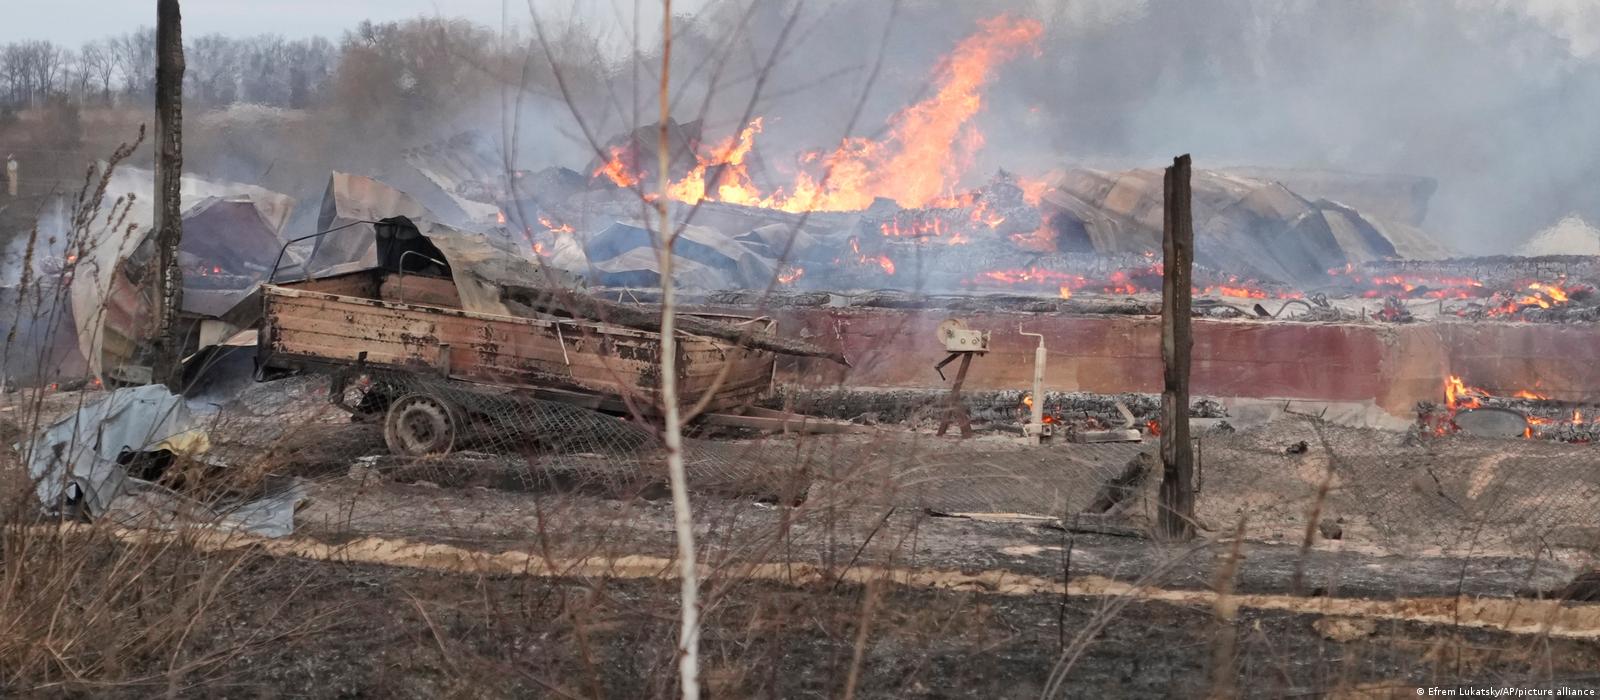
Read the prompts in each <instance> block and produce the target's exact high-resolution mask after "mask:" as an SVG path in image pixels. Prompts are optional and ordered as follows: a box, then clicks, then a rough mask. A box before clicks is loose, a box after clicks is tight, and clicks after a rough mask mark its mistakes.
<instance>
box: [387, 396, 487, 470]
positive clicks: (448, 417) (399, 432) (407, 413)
mask: <svg viewBox="0 0 1600 700" xmlns="http://www.w3.org/2000/svg"><path fill="white" fill-rule="evenodd" d="M465 423H466V414H464V413H463V412H462V411H461V409H459V408H457V407H456V406H455V404H453V403H451V402H449V401H447V400H445V399H442V398H439V397H437V396H433V395H430V394H407V395H406V396H402V397H400V399H399V400H397V401H395V402H394V403H391V404H389V413H388V415H386V416H385V417H384V420H383V441H384V443H386V444H388V446H389V452H391V453H393V454H396V455H400V456H405V457H418V456H421V455H429V454H446V453H448V452H450V450H451V449H453V448H454V447H455V443H456V439H457V438H458V436H459V435H460V434H461V432H462V430H463V429H464V428H465Z"/></svg>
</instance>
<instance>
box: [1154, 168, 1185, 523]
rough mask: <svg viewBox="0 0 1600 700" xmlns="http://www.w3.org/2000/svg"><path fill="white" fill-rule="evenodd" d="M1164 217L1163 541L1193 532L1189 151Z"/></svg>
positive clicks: (1167, 191) (1168, 190)
mask: <svg viewBox="0 0 1600 700" xmlns="http://www.w3.org/2000/svg"><path fill="white" fill-rule="evenodd" d="M1163 191H1164V196H1163V200H1162V201H1163V203H1164V209H1165V212H1166V222H1165V224H1164V225H1163V226H1162V235H1161V251H1162V255H1163V260H1162V266H1163V270H1164V273H1163V275H1164V276H1163V277H1162V280H1161V362H1162V364H1163V365H1164V366H1165V371H1164V373H1163V380H1164V385H1163V389H1162V392H1161V466H1162V470H1161V507H1160V512H1159V514H1158V519H1157V522H1156V537H1157V538H1158V539H1161V540H1164V541H1168V542H1183V541H1187V540H1190V539H1193V538H1194V452H1193V448H1192V447H1191V446H1190V444H1189V350H1190V348H1191V347H1192V346H1193V345H1194V337H1193V336H1192V335H1191V334H1190V329H1189V307H1190V295H1191V293H1192V292H1191V287H1190V279H1191V274H1190V273H1191V270H1190V268H1191V266H1192V264H1193V263H1194V219H1193V217H1192V216H1191V214H1190V211H1189V203H1190V202H1189V197H1190V195H1189V156H1188V155H1187V154H1185V155H1181V156H1178V157H1177V158H1175V159H1173V161H1172V167H1170V168H1167V176H1166V184H1165V187H1164V189H1163Z"/></svg>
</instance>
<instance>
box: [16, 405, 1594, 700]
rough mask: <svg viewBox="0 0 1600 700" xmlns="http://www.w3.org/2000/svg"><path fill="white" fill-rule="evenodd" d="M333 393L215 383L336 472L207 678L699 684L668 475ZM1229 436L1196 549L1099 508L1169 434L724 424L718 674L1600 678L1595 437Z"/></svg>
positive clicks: (264, 438)
mask: <svg viewBox="0 0 1600 700" xmlns="http://www.w3.org/2000/svg"><path fill="white" fill-rule="evenodd" d="M319 380H320V378H316V377H297V378H290V379H286V380H280V381H276V382H267V383H262V384H245V385H242V386H237V387H234V388H233V389H231V390H230V391H228V392H223V391H220V390H218V391H216V392H214V393H212V394H210V395H209V396H208V398H207V399H206V401H207V402H209V403H210V404H211V405H212V406H213V407H214V408H215V411H216V412H215V414H214V419H213V421H212V422H211V423H210V425H211V428H210V430H211V433H212V436H213V441H214V443H215V444H216V447H215V448H214V449H217V450H219V451H221V452H224V453H227V454H255V455H270V458H271V460H272V461H271V464H270V466H269V465H266V464H262V465H260V466H259V469H260V471H263V472H269V473H270V474H271V475H272V476H274V477H299V478H302V479H305V480H306V481H307V483H308V484H309V496H310V500H309V502H308V504H307V505H306V506H304V507H303V508H302V509H300V510H299V511H298V512H297V513H296V514H295V516H294V525H295V531H294V533H293V534H292V535H290V536H288V537H284V538H278V539H267V540H263V539H259V538H243V539H241V540H238V541H233V542H232V543H231V544H229V545H227V546H226V547H222V548H221V549H219V550H217V551H219V552H233V553H235V554H238V553H239V552H245V554H242V555H239V556H241V558H240V559H239V560H238V565H237V570H236V573H235V574H234V575H233V576H231V577H230V578H228V579H227V580H226V581H224V582H222V583H220V584H219V586H218V587H217V588H216V589H215V592H214V595H215V598H214V602H213V604H212V605H213V606H214V610H213V613H212V616H211V617H210V618H209V620H208V623H207V624H205V625H203V626H201V627H200V628H199V629H198V630H197V631H196V633H195V635H194V639H193V641H192V642H191V645H192V646H197V647H202V648H204V647H215V648H226V649H230V650H232V651H230V654H232V655H233V656H230V659H231V660H230V662H229V663H227V664H214V665H204V666H202V667H200V668H199V669H197V670H195V671H193V672H192V673H191V674H190V675H189V676H187V677H186V678H187V680H186V681H185V683H186V684H192V685H186V686H185V687H191V688H193V689H194V691H195V692H198V689H199V688H212V689H215V688H220V687H226V688H231V689H233V690H234V691H236V692H241V693H246V694H252V693H259V692H266V691H267V690H268V689H271V691H272V692H294V693H297V694H306V695H311V696H332V695H344V694H390V693H398V694H402V695H419V694H440V693H442V694H452V693H463V694H468V695H478V696H517V695H529V694H532V695H577V696H591V695H624V696H634V697H638V696H652V695H668V694H671V693H672V692H673V691H672V689H673V688H674V687H675V686H674V683H673V680H672V675H671V674H672V669H673V665H674V659H673V656H672V653H671V650H672V648H673V642H672V640H673V638H674V635H675V634H676V617H675V614H674V613H673V612H672V611H673V610H674V609H675V602H674V601H675V595H676V583H675V580H674V578H673V573H672V572H673V571H675V565H674V564H673V557H674V552H675V551H676V550H675V543H674V540H673V531H672V516H671V507H670V503H669V502H668V500H667V498H666V491H665V488H664V485H663V484H664V473H663V472H662V471H661V470H660V467H659V463H658V462H656V461H654V460H653V459H651V458H650V457H649V456H648V455H644V456H641V455H635V456H634V457H630V458H628V459H623V458H620V457H618V456H617V455H616V453H614V452H613V453H608V452H606V451H605V450H603V449H600V448H597V447H594V446H593V445H588V446H585V445H581V444H576V443H573V444H571V445H570V447H569V449H565V450H550V451H543V452H539V453H537V454H532V453H527V452H517V451H514V450H508V449H504V446H500V447H496V446H489V447H486V448H484V449H479V450H468V451H465V452H462V453H458V454H453V455H447V456H440V457H425V458H404V459H403V458H397V457H393V456H390V455H389V454H388V453H387V451H386V450H385V447H384V444H383V439H382V436H381V430H379V429H378V428H377V426H374V425H371V424H363V423H352V422H350V419H349V417H348V415H347V414H345V413H343V412H341V411H337V410H335V409H333V408H332V407H331V406H329V405H328V404H327V403H326V399H325V397H324V395H323V392H325V386H324V385H323V384H322V383H321V382H320V381H319ZM103 393H104V392H98V391H92V390H91V391H85V392H64V391H57V392H50V393H46V394H42V395H41V394H34V393H33V392H20V393H16V394H11V395H10V396H9V397H8V402H7V405H6V406H5V407H4V408H5V415H7V416H12V415H15V412H16V411H17V410H18V409H20V408H22V407H24V406H26V405H28V404H29V402H30V401H32V400H34V399H38V400H40V401H41V402H42V404H43V406H44V407H45V409H46V413H55V414H64V413H67V412H70V411H71V410H74V409H75V408H76V406H78V405H79V402H80V401H93V400H94V399H96V398H98V396H97V394H103ZM1084 403H1085V405H1086V406H1088V405H1096V402H1094V401H1090V400H1088V399H1084ZM1200 406H1201V408H1204V404H1201V405H1200ZM979 415H980V417H981V416H982V413H981V411H980V413H979ZM1225 421H1226V419H1225V418H1224V419H1222V421H1221V422H1225ZM1202 425H1206V426H1211V427H1209V428H1206V429H1203V430H1201V431H1200V432H1199V435H1200V445H1201V460H1202V465H1203V466H1202V473H1201V480H1200V494H1199V499H1198V512H1197V515H1198V518H1199V520H1200V522H1201V526H1202V528H1201V538H1200V539H1199V540H1197V541H1196V542H1195V543H1192V544H1187V545H1166V544H1159V543H1156V542H1153V541H1151V540H1150V539H1149V538H1148V537H1146V536H1145V535H1144V534H1143V533H1144V532H1145V531H1146V529H1147V528H1148V525H1149V522H1150V520H1151V517H1152V515H1153V510H1152V509H1153V504H1154V503H1155V490H1156V481H1158V480H1159V479H1158V478H1156V479H1150V480H1148V481H1146V482H1144V483H1143V484H1142V485H1140V486H1138V487H1136V488H1135V489H1134V491H1135V493H1133V494H1132V495H1131V498H1130V499H1129V500H1128V501H1127V505H1126V507H1125V508H1124V509H1123V510H1122V511H1121V512H1119V513H1117V514H1116V516H1115V517H1099V518H1096V517H1090V516H1082V515H1079V516H1078V517H1074V514H1078V513H1081V512H1082V511H1083V510H1084V509H1085V508H1086V506H1087V505H1088V503H1089V502H1090V501H1091V500H1093V499H1094V498H1095V497H1096V495H1097V493H1098V492H1099V491H1100V490H1101V489H1102V487H1103V485H1104V483H1105V482H1106V481H1107V480H1108V479H1109V478H1111V477H1112V476H1114V475H1116V474H1118V473H1120V470H1121V468H1122V467H1123V466H1124V465H1126V464H1127V463H1129V462H1130V461H1134V460H1138V459H1139V455H1140V453H1148V452H1149V451H1151V450H1153V449H1154V443H1153V441H1146V442H1144V443H1121V444H1104V445H1082V444H1072V443H1065V444H1060V443H1058V444H1048V445H1042V446H1027V445H1021V444H1018V443H1017V441H1016V439H1015V437H1014V434H1013V433H1011V432H1010V430H1009V429H1008V426H1005V427H1003V426H1001V425H999V424H998V422H997V426H996V427H995V429H994V430H991V431H980V434H979V435H978V436H977V437H974V438H972V439H968V440H956V439H953V438H936V437H934V436H933V435H932V434H931V427H932V426H931V424H929V423H927V422H925V419H924V418H917V417H911V418H908V419H905V420H881V421H880V423H879V425H878V426H877V431H878V432H875V433H873V434H870V435H849V434H846V435H812V436H765V437H761V436H753V435H748V434H738V433H728V432H722V433H712V432H701V433H700V434H698V436H697V437H694V438H691V440H690V445H689V446H688V448H687V449H688V456H689V458H690V473H691V486H692V498H693V502H694V505H695V509H696V523H697V525H696V530H697V533H698V536H699V538H700V542H701V544H702V555H701V556H702V566H703V568H704V571H705V572H706V575H707V576H708V580H707V583H706V586H707V588H706V591H707V598H706V603H705V606H704V609H705V611H706V629H705V632H704V647H703V649H704V651H703V653H704V658H705V659H706V663H705V666H704V668H705V679H706V680H705V682H706V685H707V687H708V688H710V689H711V691H712V692H715V693H717V694H719V695H734V696H748V695H766V694H771V695H778V696H787V697H792V696H821V695H836V694H838V693H840V692H842V689H843V688H844V686H845V685H846V684H847V683H852V684H853V686H854V688H855V692H856V693H857V694H858V695H861V696H868V697H891V696H905V695H915V696H949V695H973V694H981V695H988V696H997V697H1024V696H1027V697H1033V696H1037V695H1039V694H1040V693H1041V692H1042V691H1043V690H1045V689H1046V687H1047V686H1052V684H1053V683H1057V682H1059V683H1061V684H1062V685H1061V688H1063V689H1064V690H1065V692H1066V693H1067V694H1069V695H1082V694H1096V695H1099V694H1115V695H1124V696H1149V697H1155V696H1170V695H1171V694H1174V693H1177V694H1184V695H1187V694H1200V693H1204V692H1207V691H1216V690H1217V689H1219V688H1221V689H1225V690H1226V689H1229V688H1231V691H1230V692H1234V693H1238V694H1242V695H1250V696H1283V695H1302V694H1326V693H1335V694H1337V693H1341V692H1348V693H1351V694H1374V693H1375V694H1380V695H1381V694H1390V693H1395V692H1399V693H1400V694H1409V693H1410V691H1411V689H1412V688H1414V687H1416V686H1419V685H1422V686H1427V685H1453V684H1496V685H1504V684H1512V685H1524V686H1528V685H1532V686H1538V687H1551V688H1554V687H1558V686H1561V685H1566V686H1568V687H1583V688H1587V687H1594V686H1595V685H1596V684H1600V678H1597V677H1595V675H1594V670H1593V669H1594V668H1595V667H1596V664H1597V662H1600V646H1597V642H1596V639H1597V638H1600V607H1594V606H1592V605H1591V604H1587V603H1583V602H1560V601H1559V600H1551V599H1552V598H1554V599H1560V598H1563V597H1572V596H1576V597H1578V598H1582V597H1584V596H1585V595H1587V594H1586V593H1585V591H1584V590H1582V589H1580V588H1571V587H1569V584H1570V583H1571V582H1572V581H1574V579H1575V577H1577V575H1579V574H1580V573H1582V572H1584V571H1587V570H1589V569H1590V568H1591V567H1592V565H1593V564H1592V561H1593V556H1594V553H1595V552H1596V551H1600V529H1596V528H1595V527H1594V526H1593V519H1592V503H1593V502H1594V497H1595V496H1596V495H1600V481H1597V479H1596V476H1595V475H1596V474H1597V473H1600V470H1597V469H1596V466H1600V461H1597V460H1596V459H1595V458H1594V457H1593V456H1592V450H1591V449H1589V448H1587V447H1584V446H1581V445H1571V444H1563V443H1553V442H1531V441H1523V440H1488V439H1480V438H1472V437H1466V436H1454V437H1449V438H1445V439H1425V438H1420V437H1418V436H1417V435H1415V434H1402V433H1385V432H1378V431H1371V430H1357V429H1350V428H1342V427H1338V426H1333V425H1329V424H1325V423H1321V422H1318V421H1316V420H1313V419H1311V418H1308V417H1304V416H1297V415H1280V416H1278V417H1277V418H1276V419H1274V420H1271V421H1269V422H1267V423H1265V424H1261V425H1253V426H1241V427H1238V428H1230V427H1227V426H1223V425H1221V424H1220V422H1218V421H1215V420H1213V421H1212V422H1211V423H1202ZM623 432H626V431H623ZM568 437H569V438H570V437H571V436H568ZM252 464H253V463H252ZM232 468H241V469H242V468H247V465H246V464H245V463H237V464H235V465H234V467H232ZM785 484H789V485H792V484H799V485H798V486H781V485H785ZM1319 494H1321V495H1320V496H1319ZM1308 525H1309V529H1308ZM1308 532H1309V533H1310V537H1309V540H1307V539H1306V538H1307V535H1308ZM1236 534H1242V538H1240V539H1235V535H1236ZM116 546H128V545H126V544H123V545H116ZM212 556H218V557H220V556H224V555H223V554H215V555H212ZM1218 591H1225V592H1228V593H1229V594H1230V595H1229V596H1228V597H1225V598H1222V597H1219V596H1218V594H1217V593H1218ZM1224 639H1227V640H1231V642H1230V645H1231V646H1228V647H1223V646H1221V642H1220V640H1224ZM1219 659H1220V660H1219ZM852 669H853V670H852ZM1219 669H1220V670H1219ZM852 676H853V677H854V678H855V680H854V681H850V680H849V679H850V678H851V677H852ZM1058 677H1059V680H1057V678H1058ZM69 685H70V684H69ZM149 687H152V686H141V685H137V684H135V685H132V686H129V690H130V691H131V692H136V693H137V692H139V691H141V690H144V689H148V688H149ZM1052 687H1053V686H1052Z"/></svg>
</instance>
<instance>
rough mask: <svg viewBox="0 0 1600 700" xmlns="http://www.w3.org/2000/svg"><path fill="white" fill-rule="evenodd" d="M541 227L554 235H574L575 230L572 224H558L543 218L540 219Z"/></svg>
mask: <svg viewBox="0 0 1600 700" xmlns="http://www.w3.org/2000/svg"><path fill="white" fill-rule="evenodd" d="M539 225H540V226H543V227H545V230H547V231H550V232H552V233H572V232H573V230H574V229H573V228H572V225H571V224H557V223H556V222H554V221H551V220H550V219H548V218H546V217H543V216H541V217H539Z"/></svg>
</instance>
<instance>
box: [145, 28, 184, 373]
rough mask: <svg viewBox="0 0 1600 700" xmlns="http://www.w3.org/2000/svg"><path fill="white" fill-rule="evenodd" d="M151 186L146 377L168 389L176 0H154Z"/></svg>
mask: <svg viewBox="0 0 1600 700" xmlns="http://www.w3.org/2000/svg"><path fill="white" fill-rule="evenodd" d="M155 160H156V192H155V221H154V226H155V234H156V271H155V272H156V274H155V305H156V308H155V311H156V313H155V322H156V328H155V334H154V336H155V343H154V348H153V350H154V353H153V354H154V357H153V358H152V362H151V374H152V376H151V381H153V382H163V383H166V384H168V385H169V386H171V387H172V388H174V389H177V388H178V387H177V383H178V381H179V380H180V376H181V374H182V373H181V371H180V369H179V364H180V358H181V357H182V353H183V339H182V337H181V335H180V333H181V329H180V328H179V327H178V311H179V309H180V308H182V306H183V269H182V268H181V267H180V266H179V264H178V245H179V244H180V242H181V241H182V240H183V212H182V202H181V200H180V198H179V190H180V188H181V182H180V180H181V178H182V177H183V29H182V17H181V16H180V15H179V12H178V0H156V153H155Z"/></svg>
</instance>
